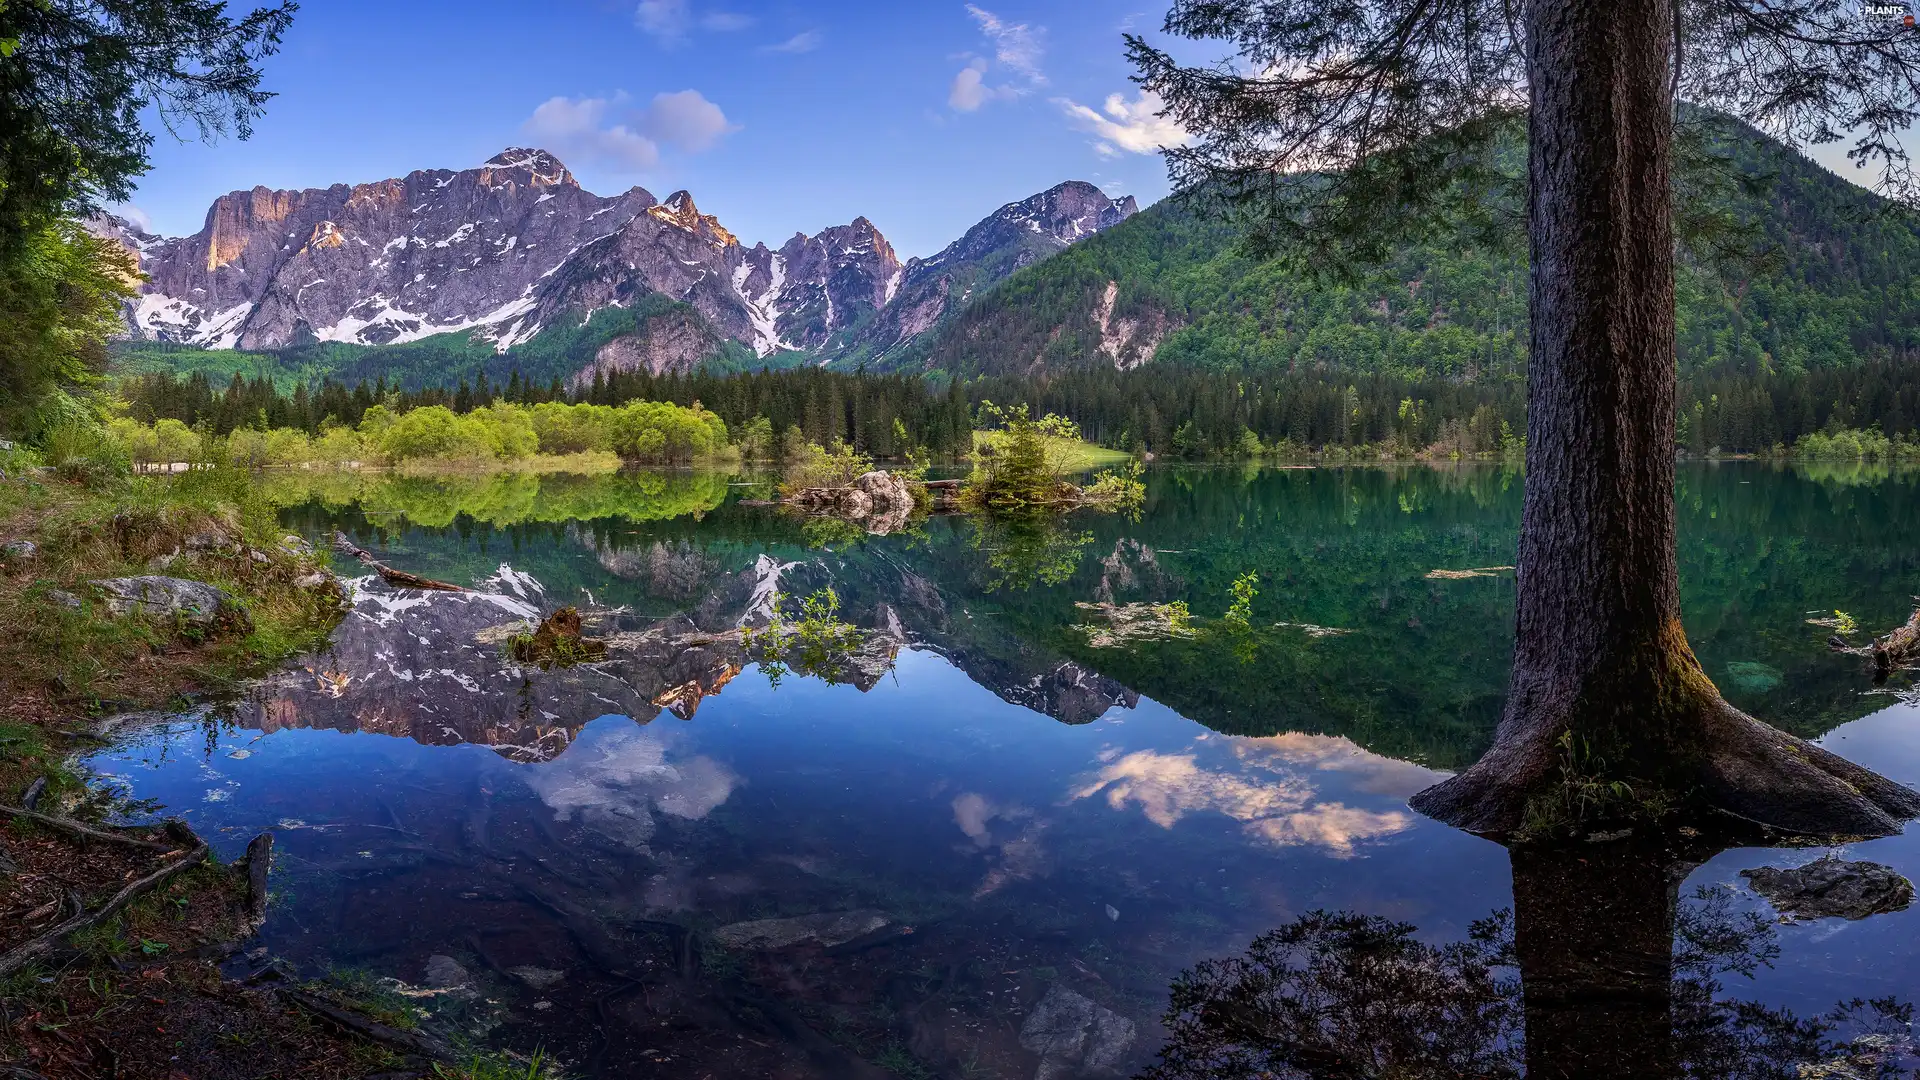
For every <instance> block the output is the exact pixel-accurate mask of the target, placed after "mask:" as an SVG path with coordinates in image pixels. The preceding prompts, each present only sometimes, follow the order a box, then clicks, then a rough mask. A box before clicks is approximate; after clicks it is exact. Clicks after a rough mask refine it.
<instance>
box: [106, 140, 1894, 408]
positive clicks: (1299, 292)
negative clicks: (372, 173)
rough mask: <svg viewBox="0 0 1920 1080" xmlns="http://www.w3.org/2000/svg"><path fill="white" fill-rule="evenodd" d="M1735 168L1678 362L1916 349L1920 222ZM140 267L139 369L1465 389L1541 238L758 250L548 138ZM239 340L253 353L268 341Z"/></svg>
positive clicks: (1150, 222) (1510, 360) (1121, 234)
mask: <svg viewBox="0 0 1920 1080" xmlns="http://www.w3.org/2000/svg"><path fill="white" fill-rule="evenodd" d="M1717 140H1718V145H1719V147H1720V151H1721V153H1722V155H1723V157H1724V159H1725V161H1726V162H1727V163H1728V164H1729V165H1730V166H1731V168H1729V169H1727V170H1726V171H1727V172H1728V173H1730V174H1733V175H1737V176H1738V177H1739V178H1740V181H1739V182H1738V183H1735V184H1731V185H1727V186H1724V187H1722V188H1719V189H1715V190H1711V191H1709V192H1707V193H1706V194H1705V195H1701V194H1699V193H1695V194H1694V196H1693V197H1692V202H1691V204H1690V205H1689V206H1688V209H1687V214H1686V215H1684V216H1687V217H1689V218H1690V219H1693V220H1706V221H1711V222H1713V223H1715V228H1717V229H1718V232H1715V233H1710V234H1709V237H1710V238H1714V239H1715V242H1714V243H1692V244H1689V245H1688V247H1687V249H1686V250H1685V251H1684V252H1683V256H1684V257H1683V258H1682V259H1681V262H1680V266H1679V281H1678V296H1677V301H1678V312H1677V314H1678V324H1679V352H1680V361H1681V368H1682V372H1683V374H1686V373H1692V372H1703V371H1707V372H1721V373H1728V374H1737V375H1760V374H1770V373H1786V374H1792V373H1795V372H1802V371H1814V370H1820V369H1833V368H1844V367H1849V366H1852V365H1854V364H1857V363H1858V362H1860V361H1861V360H1862V359H1863V358H1875V357H1879V358H1897V357H1906V356H1910V355H1912V353H1913V350H1915V349H1916V348H1920V275H1916V274H1914V273H1913V268H1914V267H1916V266H1920V225H1916V223H1915V221H1914V219H1913V218H1911V217H1908V216H1903V215H1901V214H1899V213H1895V212H1892V210H1893V208H1891V207H1890V205H1889V204H1888V203H1886V202H1885V201H1884V200H1881V199H1879V198H1878V197H1877V196H1875V195H1873V194H1872V193H1870V192H1867V191H1865V190H1863V189H1861V188H1859V187H1857V186H1855V185H1853V184H1850V183H1848V182H1847V181H1846V180H1844V179H1842V178H1841V177H1839V176H1836V175H1835V174H1833V173H1832V172H1829V171H1828V170H1826V169H1825V168H1823V167H1821V166H1820V165H1818V164H1816V163H1814V162H1813V161H1811V160H1809V159H1807V158H1805V157H1803V156H1801V155H1800V154H1798V153H1796V152H1794V151H1793V150H1791V149H1789V148H1787V147H1785V146H1783V145H1781V144H1780V143H1778V142H1775V141H1773V140H1772V139H1769V138H1767V137H1766V136H1764V135H1763V134H1761V133H1759V132H1757V131H1753V130H1752V129H1748V128H1744V127H1741V126H1738V125H1734V124H1730V123H1729V124H1727V125H1726V126H1725V128H1724V129H1723V130H1722V131H1721V132H1720V134H1719V135H1718V136H1717ZM102 227H103V228H104V229H105V230H107V231H108V232H110V233H112V234H113V235H115V236H117V237H119V238H120V239H121V241H122V242H123V243H125V244H126V245H127V246H128V247H129V248H131V249H133V250H135V251H136V252H138V253H139V255H140V257H141V262H142V268H143V269H144V270H145V271H146V273H147V274H148V276H149V277H150V279H151V280H150V282H149V283H148V284H147V285H146V286H145V290H144V294H143V295H142V296H141V297H140V298H139V300H138V302H137V303H136V304H134V305H132V306H131V307H130V309H129V317H130V332H131V333H132V334H133V336H135V337H138V338H144V339H147V340H148V341H150V342H152V341H155V340H156V339H157V340H158V341H161V342H178V343H183V344H184V345H185V346H201V347H208V346H211V347H213V349H214V350H215V351H211V352H209V351H205V350H204V348H187V349H182V348H181V346H179V345H172V344H152V345H148V346H144V347H143V346H139V345H134V346H133V347H132V351H134V352H136V353H141V352H144V353H146V354H147V355H145V356H144V357H141V356H135V357H133V358H132V361H133V362H132V364H131V366H132V367H133V369H134V370H142V369H143V368H144V369H145V370H154V369H160V370H174V371H185V370H195V371H205V372H207V373H208V374H209V375H212V376H215V377H217V378H221V379H224V378H225V377H226V376H228V375H231V374H233V373H236V372H244V373H257V372H261V371H263V370H264V371H267V372H270V373H271V374H273V375H274V377H275V378H276V379H278V380H281V381H283V382H286V381H304V380H309V379H313V378H316V377H319V376H322V375H331V376H333V377H336V378H339V379H342V380H344V381H347V382H348V383H349V384H351V383H352V382H354V381H356V380H358V379H361V378H365V379H367V380H369V381H371V380H373V379H375V378H378V377H381V376H385V377H386V378H387V379H388V381H389V383H390V384H392V383H398V384H401V385H409V386H420V385H426V384H429V383H431V384H435V385H440V384H450V383H452V382H454V381H457V380H459V379H463V378H464V379H474V378H477V377H479V376H480V375H482V374H485V375H486V376H487V377H489V378H490V379H492V380H494V381H495V382H498V381H499V380H502V379H504V378H506V376H507V373H508V372H510V371H515V370H517V371H519V372H521V373H522V375H523V377H525V378H528V379H532V380H535V381H538V382H540V383H542V384H544V383H546V382H548V381H550V380H551V379H554V378H560V379H563V380H569V381H571V382H572V383H574V384H575V385H579V384H581V383H585V382H591V381H592V379H593V378H594V377H595V376H597V375H602V374H612V373H615V372H622V371H634V370H642V369H644V370H647V371H650V372H653V373H656V374H657V373H660V372H663V371H687V370H691V369H693V368H696V367H702V366H705V367H707V368H709V369H715V370H740V369H743V368H753V367H759V366H788V365H792V364H797V363H826V364H832V365H834V366H837V367H844V368H853V367H867V368H869V369H871V370H880V371H886V370H897V371H914V372H944V373H948V374H953V375H958V376H962V377H969V378H971V377H977V376H987V375H1032V374H1038V373H1045V372H1059V371H1064V370H1073V369H1088V368H1095V369H1105V370H1113V369H1120V370H1126V369H1131V368H1135V367H1137V366H1139V365H1141V364H1145V363H1148V362H1153V363H1156V364H1167V365H1177V366H1181V367H1187V368H1201V369H1211V370H1216V371H1233V372H1239V371H1269V372H1270V371H1289V372H1303V373H1305V372H1322V373H1329V374H1335V375H1336V377H1338V378H1342V379H1345V378H1352V377H1358V376H1364V375H1369V374H1383V375H1392V376H1396V377H1405V378H1439V379H1444V380H1447V381H1450V382H1458V383H1468V382H1474V381H1477V380H1482V379H1517V378H1519V377H1520V376H1521V375H1522V374H1523V373H1524V371H1525V367H1526V346H1527V337H1528V331H1527V326H1528V323H1527V272H1526V262H1525V258H1524V256H1523V255H1522V254H1521V250H1522V249H1523V248H1524V244H1514V245H1511V246H1510V247H1509V248H1507V249H1505V250H1502V249H1497V248H1496V249H1474V248H1470V247H1465V246H1462V245H1459V244H1448V243H1441V242H1428V243H1424V244H1409V245H1403V246H1401V247H1400V248H1397V249H1396V250H1395V251H1394V253H1393V254H1392V256H1391V257H1390V259H1389V260H1388V261H1387V263H1386V264H1385V265H1383V266H1380V267H1378V268H1376V269H1375V271H1374V272H1372V273H1371V274H1370V275H1369V276H1368V277H1366V278H1365V279H1364V280H1357V281H1356V280H1339V281H1333V280H1324V279H1322V278H1321V277H1317V276H1316V275H1314V274H1313V273H1303V272H1302V270H1301V268H1299V267H1296V266H1292V265H1290V264H1288V263H1286V262H1283V261H1280V260H1272V259H1261V258H1257V257H1254V256H1251V255H1249V254H1248V253H1247V252H1246V250H1245V246H1244V245H1243V244H1242V243H1241V242H1240V241H1241V239H1242V234H1241V232H1240V231H1239V229H1238V228H1237V227H1236V226H1235V225H1234V224H1233V223H1232V222H1231V221H1228V220H1223V219H1222V218H1221V217H1220V216H1218V215H1216V214H1213V213H1210V212H1208V211H1207V209H1206V208H1205V207H1204V206H1201V205H1196V204H1195V203H1194V202H1193V201H1190V200H1184V199H1177V198H1176V199H1168V200H1163V201H1162V202H1160V203H1158V204H1156V205H1154V206H1151V207H1149V208H1147V209H1146V210H1144V211H1141V210H1139V209H1138V207H1137V206H1136V205H1135V202H1134V200H1133V199H1132V198H1131V197H1128V198H1123V199H1119V200H1114V199H1110V198H1108V197H1107V196H1106V195H1105V194H1103V193H1101V191H1100V190H1099V189H1098V188H1095V187H1094V186H1093V185H1091V184H1087V183H1081V182H1069V183H1065V184H1061V185H1059V186H1057V187H1054V188H1052V189H1049V190H1047V191H1044V192H1041V193H1039V194H1037V195H1034V196H1032V197H1030V198H1027V199H1024V200H1021V201H1019V202H1014V203H1008V204H1007V205H1005V206H1003V207H1001V208H1000V209H999V210H997V211H995V212H994V213H993V214H992V215H990V216H989V217H987V218H986V219H984V220H982V221H981V222H980V223H978V224H977V225H975V226H973V227H972V228H971V229H969V230H968V231H967V232H966V234H965V235H964V236H962V237H961V238H960V239H958V240H956V241H954V242H953V243H952V244H949V245H948V246H947V247H946V248H944V249H943V250H941V251H940V252H939V253H937V254H935V255H933V256H932V257H930V258H925V259H909V260H907V261H906V262H905V263H902V262H901V261H900V259H899V258H898V256H897V255H896V254H895V253H894V251H893V249H892V246H891V245H890V244H888V242H887V240H886V238H885V237H884V236H883V235H882V234H881V233H880V232H879V230H878V229H877V228H875V227H874V225H873V224H872V223H871V222H869V221H867V220H866V219H865V218H857V219H855V220H854V221H853V222H851V223H849V224H846V225H840V226H835V227H833V228H828V229H825V230H823V231H821V232H820V233H818V234H816V235H814V236H807V235H804V234H796V235H795V236H793V237H792V238H791V239H789V240H787V241H786V242H785V243H783V244H782V245H781V246H780V247H779V248H778V250H774V249H770V248H768V247H767V246H765V245H763V244H756V245H755V246H753V247H751V248H748V247H746V246H744V245H743V244H742V243H741V242H740V241H739V240H738V239H737V238H736V237H734V235H733V234H732V233H730V232H729V231H727V229H726V228H725V227H724V226H722V225H721V224H720V222H719V221H717V220H715V219H714V218H713V217H712V216H710V215H706V214H703V213H701V211H700V210H699V209H698V208H697V207H696V206H695V205H694V202H693V198H692V196H691V195H689V194H688V193H686V192H676V193H674V194H672V195H670V196H668V198H667V199H666V201H665V202H663V203H659V202H655V200H654V198H653V196H652V195H651V194H649V193H648V192H646V191H644V190H642V189H640V188H634V189H632V190H629V191H627V192H625V193H623V194H621V195H617V196H613V197H611V198H602V197H600V196H597V195H593V194H591V193H589V192H586V191H584V190H582V189H581V188H580V186H579V184H578V183H576V182H575V181H574V179H573V177H572V175H571V174H570V173H568V171H567V169H566V167H565V166H564V165H562V164H561V163H560V162H559V161H557V160H556V159H554V157H553V156H552V155H551V154H547V153H545V152H543V151H539V150H509V151H507V152H505V153H503V154H501V155H499V156H497V157H495V158H494V159H492V160H491V161H489V162H488V163H487V164H486V165H484V166H482V167H480V168H477V169H468V170H464V171H460V172H452V171H446V170H439V171H429V172H417V173H413V174H411V175H409V176H407V177H406V178H404V179H399V180H387V181H382V182H380V183H377V184H364V185H360V186H358V187H348V186H346V185H336V186H334V187H331V188H327V189H324V190H309V191H300V192H279V191H269V190H267V189H265V188H256V189H254V190H253V191H250V192H235V193H233V194H231V195H227V196H223V197H222V198H220V199H219V200H217V201H216V202H215V203H214V205H213V208H212V209H211V210H210V211H209V212H208V215H207V224H206V226H205V227H204V228H203V229H202V230H201V231H200V232H199V233H197V234H195V235H193V236H190V237H184V238H180V239H174V240H164V239H160V238H158V237H153V236H149V235H147V234H145V233H141V232H139V231H138V230H135V229H133V228H132V227H131V226H128V225H127V224H126V223H124V222H120V221H117V220H116V221H109V222H106V223H104V224H103V226H102ZM235 350H258V351H261V352H268V353H271V354H272V355H271V356H264V357H263V356H257V355H250V354H246V353H241V352H236V351H235Z"/></svg>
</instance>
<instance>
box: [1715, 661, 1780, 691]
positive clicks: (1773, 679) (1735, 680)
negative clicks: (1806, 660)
mask: <svg viewBox="0 0 1920 1080" xmlns="http://www.w3.org/2000/svg"><path fill="white" fill-rule="evenodd" d="M1785 679H1786V675H1785V674H1784V673H1782V672H1781V670H1780V669H1779V668H1776V667H1770V666H1768V665H1766V664H1762V663H1759V662H1758V661H1754V660H1735V661H1734V662H1733V663H1731V664H1728V665H1727V682H1729V683H1730V684H1732V685H1733V687H1734V688H1735V689H1737V690H1739V691H1741V692H1742V693H1747V694H1764V693H1767V692H1768V691H1770V690H1773V689H1775V688H1776V687H1778V686H1779V685H1780V684H1781V682H1783V681H1784V680H1785Z"/></svg>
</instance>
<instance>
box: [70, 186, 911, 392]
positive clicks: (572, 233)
mask: <svg viewBox="0 0 1920 1080" xmlns="http://www.w3.org/2000/svg"><path fill="white" fill-rule="evenodd" d="M94 228H95V231H96V232H98V233H100V234H101V235H105V236H108V237H110V238H112V239H116V240H118V241H119V242H120V243H121V244H122V245H123V246H124V247H126V248H127V249H128V250H129V251H130V252H132V253H133V254H134V255H135V256H136V257H137V258H138V259H139V261H140V266H141V269H142V270H143V271H144V272H145V273H146V274H147V275H148V277H149V278H150V279H151V280H150V281H149V282H148V283H147V284H146V285H145V286H143V288H142V295H141V296H140V298H139V299H138V301H137V302H135V303H134V304H133V305H131V306H130V308H129V310H128V324H129V330H130V332H131V333H133V334H134V335H136V336H139V337H145V338H151V339H164V340H171V341H182V342H188V343H192V344H197V345H205V346H210V347H214V348H249V349H251V348H258V349H272V348H279V347H283V346H286V345H292V344H297V343H299V342H302V341H308V340H314V339H318V340H323V341H346V342H354V343H358V344H366V345H381V344H388V343H393V342H402V341H412V340H416V339H419V338H423V337H427V336H430V335H433V334H441V333H448V332H452V331H463V330H471V331H476V332H479V333H481V334H484V335H485V336H486V337H488V338H489V339H491V340H493V341H494V342H495V343H496V344H497V345H499V346H500V347H502V348H505V347H508V346H511V345H512V344H514V343H516V342H520V341H525V340H527V339H528V338H531V337H532V336H533V335H534V334H535V333H537V332H539V331H540V330H541V329H543V328H545V327H546V326H549V325H552V324H553V323H554V321H555V320H557V319H559V318H561V317H563V316H566V317H573V318H576V319H577V318H579V317H581V316H583V315H584V314H586V313H590V312H592V311H595V310H598V309H600V308H603V307H610V306H626V305H628V304H631V303H632V302H633V301H634V300H636V299H638V298H639V297H642V296H645V295H648V294H651V293H659V294H663V295H666V296H668V297H670V298H672V299H675V300H679V301H683V302H685V303H687V304H689V305H690V306H692V307H693V309H694V310H695V311H697V312H698V313H699V315H700V316H701V317H702V318H703V319H705V320H706V321H707V322H708V323H710V324H711V328H712V332H716V333H717V334H718V335H720V336H725V337H728V338H732V339H734V340H736V341H740V342H743V343H746V344H749V345H751V346H753V347H754V348H755V349H756V350H757V351H758V352H759V353H760V354H761V355H767V354H770V353H772V352H774V351H776V350H778V349H781V348H802V349H804V348H811V347H814V346H817V345H818V344H821V343H823V342H825V341H826V340H827V338H828V337H829V336H830V335H831V334H833V333H836V332H838V331H840V330H843V329H845V328H846V327H848V326H849V325H851V324H853V323H854V322H856V321H858V320H859V319H861V318H863V317H866V316H868V315H870V314H871V313H872V312H873V311H874V310H875V309H877V308H878V307H880V306H881V305H883V304H885V303H886V299H887V296H888V295H889V289H890V288H891V287H892V286H893V285H894V284H897V282H898V279H899V270H900V264H899V260H898V259H897V258H896V257H895V256H894V254H893V248H892V246H891V245H889V244H888V243H887V241H886V238H885V237H884V236H882V235H880V232H879V230H878V229H876V228H874V226H873V224H872V223H871V222H868V221H867V220H866V219H864V218H861V219H858V220H856V221H855V222H853V223H852V224H850V225H843V226H837V227H835V228H830V229H827V230H825V231H824V232H822V233H820V234H819V235H818V236H813V237H808V236H805V235H796V236H795V237H794V238H793V239H792V240H790V241H788V242H787V244H786V245H785V246H783V247H782V248H781V250H780V251H779V252H773V251H770V250H768V249H767V248H766V246H765V245H756V246H755V247H753V248H750V249H749V248H745V247H743V246H742V245H741V244H740V241H739V239H738V238H737V237H735V236H734V235H733V233H731V232H729V231H728V230H727V229H726V228H725V227H724V226H722V225H721V224H720V222H719V220H718V219H717V218H715V217H714V216H713V215H710V214H703V213H701V212H700V209H699V207H698V206H696V205H695V203H694V200H693V196H692V195H690V194H689V193H687V192H684V191H681V192H675V193H674V194H673V195H671V196H668V198H667V200H666V201H665V202H656V201H655V199H654V197H653V196H652V195H651V194H649V193H648V192H647V191H646V190H644V189H642V188H637V187H636V188H633V189H631V190H629V191H627V192H625V193H623V194H620V195H617V196H614V197H612V198H602V197H600V196H598V195H595V194H593V193H591V192H588V191H586V190H584V189H583V188H581V187H580V185H579V183H578V181H576V180H575V179H574V177H573V174H572V173H571V172H569V171H568V170H567V168H566V166H565V165H563V164H561V163H560V161H559V160H558V159H557V158H555V157H554V156H553V155H552V154H549V153H547V152H546V151H544V150H531V149H518V148H516V149H509V150H506V151H504V152H502V153H500V154H498V155H496V156H495V157H494V158H492V159H491V160H489V161H487V162H486V163H485V164H484V165H481V166H480V167H478V168H472V169H463V170H458V171H453V170H447V169H435V170H424V171H420V172H415V173H410V174H408V175H407V176H405V177H403V178H398V179H391V180H382V181H377V182H375V183H371V184H359V185H352V186H350V185H346V184H335V185H334V186H332V187H329V188H313V189H308V190H305V191H273V190H269V189H267V188H264V187H261V188H255V189H253V190H252V191H237V192H234V193H232V194H229V195H223V196H221V197H220V198H219V199H217V200H215V201H214V204H213V207H212V208H211V209H209V210H208V212H207V223H206V226H205V227H204V228H202V229H201V231H200V232H198V233H196V234H194V235H193V236H189V237H183V238H179V239H166V238H163V237H158V236H153V235H151V234H149V233H145V232H143V231H141V230H139V229H137V228H135V227H134V226H133V225H131V224H129V223H127V222H125V221H122V220H120V219H116V218H102V219H98V220H97V221H96V222H95V223H94ZM702 358H703V357H696V358H694V359H695V360H696V361H697V360H698V359H702ZM679 362H684V361H679Z"/></svg>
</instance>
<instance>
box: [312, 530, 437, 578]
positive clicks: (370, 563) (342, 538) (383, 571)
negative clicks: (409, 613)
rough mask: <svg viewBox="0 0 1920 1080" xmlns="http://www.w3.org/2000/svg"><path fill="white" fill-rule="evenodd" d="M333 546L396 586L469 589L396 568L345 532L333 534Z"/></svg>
mask: <svg viewBox="0 0 1920 1080" xmlns="http://www.w3.org/2000/svg"><path fill="white" fill-rule="evenodd" d="M333 547H334V550H336V551H338V552H340V553H341V554H342V555H351V556H353V557H354V558H356V559H358V560H360V562H361V564H362V565H364V566H366V567H367V568H368V569H370V570H372V571H373V572H374V573H376V574H379V575H380V580H382V581H384V582H386V583H387V584H389V585H392V586H395V587H396V588H401V589H434V590H438V591H440V592H466V591H467V590H466V589H464V588H462V587H460V586H458V585H449V584H447V583H446V582H444V581H435V580H433V579H432V578H424V577H421V576H420V575H418V574H409V573H407V572H406V571H405V570H395V569H394V568H393V567H391V566H388V565H387V564H386V563H383V562H381V561H380V560H379V559H376V558H374V557H373V552H371V551H368V550H367V549H366V548H363V547H361V546H359V545H358V544H355V543H354V542H353V541H351V540H349V539H347V534H346V533H343V532H336V533H334V534H333Z"/></svg>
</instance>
